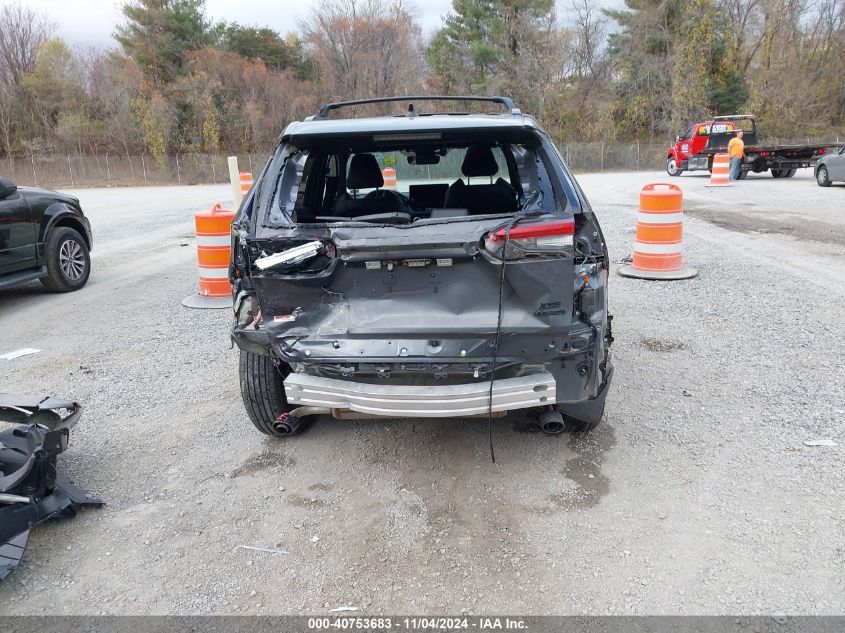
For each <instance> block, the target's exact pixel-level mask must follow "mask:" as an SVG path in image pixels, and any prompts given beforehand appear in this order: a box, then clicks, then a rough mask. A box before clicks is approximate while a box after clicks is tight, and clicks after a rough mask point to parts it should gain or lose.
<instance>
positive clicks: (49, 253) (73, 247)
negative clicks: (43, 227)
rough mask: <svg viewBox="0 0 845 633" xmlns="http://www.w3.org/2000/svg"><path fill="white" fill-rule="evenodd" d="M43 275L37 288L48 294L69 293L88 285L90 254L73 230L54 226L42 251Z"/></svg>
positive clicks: (86, 246) (82, 240) (83, 241)
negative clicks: (46, 291)
mask: <svg viewBox="0 0 845 633" xmlns="http://www.w3.org/2000/svg"><path fill="white" fill-rule="evenodd" d="M44 251H45V253H44V257H45V260H46V261H45V263H46V265H47V276H46V277H42V278H41V285H43V286H44V287H45V288H46V289H47V290H50V291H51V292H72V291H74V290H79V289H80V288H82V286H84V285H85V284H86V283H87V282H88V277H89V276H90V275H91V255H89V253H88V245H87V244H86V243H85V240H84V239H83V238H82V236H81V235H80V234H79V233H78V232H77V231H75V230H73V229H71V228H69V227H66V226H58V227H55V228H53V229H52V230H51V231H50V235H49V236H48V237H47V245H46V247H45V249H44Z"/></svg>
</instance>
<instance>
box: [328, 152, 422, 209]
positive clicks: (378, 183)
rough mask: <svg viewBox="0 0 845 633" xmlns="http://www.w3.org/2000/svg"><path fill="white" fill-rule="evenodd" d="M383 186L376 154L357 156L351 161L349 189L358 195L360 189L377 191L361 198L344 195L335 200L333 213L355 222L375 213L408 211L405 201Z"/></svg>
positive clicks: (347, 177) (348, 179)
mask: <svg viewBox="0 0 845 633" xmlns="http://www.w3.org/2000/svg"><path fill="white" fill-rule="evenodd" d="M383 186H384V177H383V176H382V175H381V169H379V166H378V161H377V160H376V157H375V156H373V155H372V154H355V155H354V156H353V157H352V160H351V161H349V170H348V171H347V173H346V188H347V189H351V190H352V191H355V192H357V190H358V189H375V191H371V192H370V193H368V194H367V195H366V196H363V197H361V198H358V197H356V196H354V195H353V196H351V195H349V194H348V193H344V194H343V195H342V196H341V197H340V198H338V199H337V200H335V203H334V205H332V213H333V214H334V215H335V216H339V217H344V218H354V217H358V216H361V215H370V214H373V213H394V212H401V211H405V210H406V205H405V199H404V198H403V197H402V196H400V195H399V194H398V193H396V192H395V191H391V190H390V189H381V187H383Z"/></svg>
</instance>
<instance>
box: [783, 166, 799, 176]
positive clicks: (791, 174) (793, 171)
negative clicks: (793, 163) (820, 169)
mask: <svg viewBox="0 0 845 633" xmlns="http://www.w3.org/2000/svg"><path fill="white" fill-rule="evenodd" d="M797 171H798V169H796V168H794V167H793V168H792V169H788V170H787V172H786V173H785V174H784V175H783V177H784V178H792V177H793V176H794V175H795V173H796V172H797Z"/></svg>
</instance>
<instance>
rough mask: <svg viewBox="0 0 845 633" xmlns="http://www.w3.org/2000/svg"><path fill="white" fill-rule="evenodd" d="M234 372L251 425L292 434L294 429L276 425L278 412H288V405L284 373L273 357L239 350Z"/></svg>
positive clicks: (276, 433) (280, 434) (278, 434)
mask: <svg viewBox="0 0 845 633" xmlns="http://www.w3.org/2000/svg"><path fill="white" fill-rule="evenodd" d="M283 367H286V365H283ZM238 373H239V375H240V383H241V396H242V397H243V401H244V408H245V409H246V413H247V415H248V416H249V419H250V420H251V421H252V423H253V424H254V425H255V428H257V429H258V430H259V431H261V432H262V433H264V434H266V435H273V436H276V437H284V436H287V435H295V434H296V433H297V432H298V431H299V429H298V428H297V429H294V430H293V432H286V431H285V430H283V429H282V427H280V426H279V425H277V419H278V417H279V415H281V414H282V413H286V412H288V411H290V410H291V406H290V405H288V401H287V398H286V397H285V387H284V384H283V383H282V381H283V380H284V376H283V375H282V371H280V370H279V368H278V367H277V366H276V364H275V363H274V362H273V359H272V358H270V357H269V356H267V355H266V354H254V353H252V352H247V351H244V350H240V359H239V363H238Z"/></svg>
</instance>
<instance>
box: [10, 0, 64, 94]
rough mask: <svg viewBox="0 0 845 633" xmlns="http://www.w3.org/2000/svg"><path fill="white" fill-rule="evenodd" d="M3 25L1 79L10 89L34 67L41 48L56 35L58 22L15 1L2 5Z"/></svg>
mask: <svg viewBox="0 0 845 633" xmlns="http://www.w3.org/2000/svg"><path fill="white" fill-rule="evenodd" d="M0 25H2V26H1V27H0V82H2V83H3V84H4V85H5V86H6V87H7V88H8V87H9V86H13V85H14V86H18V85H20V82H21V78H22V77H23V75H24V74H25V73H30V72H32V71H33V70H34V69H35V62H36V55H37V52H38V48H39V47H40V46H41V45H42V44H43V43H44V42H46V41H47V40H49V39H50V38H51V37H52V36H53V33H54V32H55V30H56V24H55V23H54V22H53V21H52V20H50V18H48V17H47V15H46V14H42V13H38V12H37V11H35V10H34V9H31V8H29V7H26V6H24V5H23V4H21V3H20V2H13V3H11V4H7V5H4V6H2V7H0Z"/></svg>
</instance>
